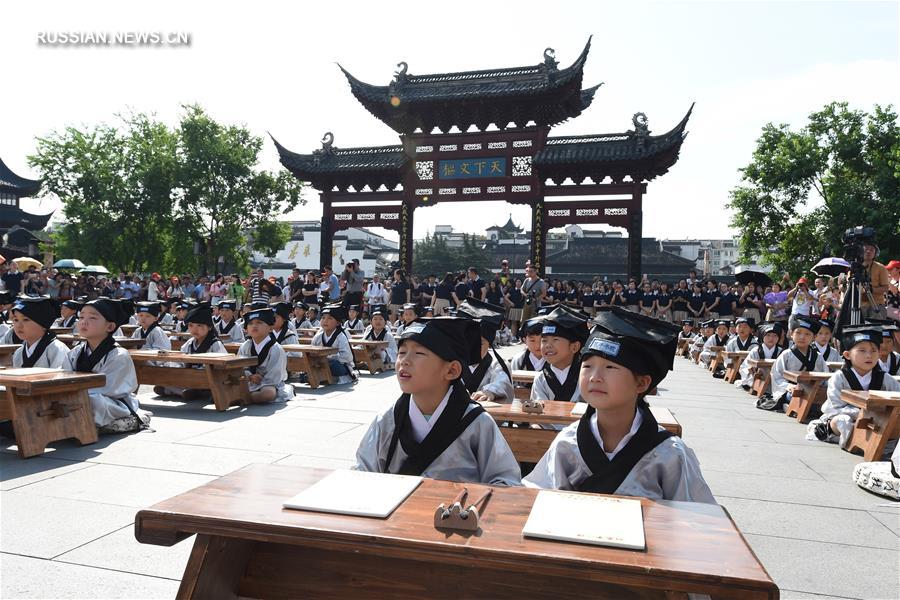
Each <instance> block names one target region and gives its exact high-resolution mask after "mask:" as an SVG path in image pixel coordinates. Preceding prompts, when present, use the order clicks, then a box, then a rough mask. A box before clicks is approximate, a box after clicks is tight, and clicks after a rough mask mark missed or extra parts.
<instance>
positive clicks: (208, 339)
mask: <svg viewBox="0 0 900 600" xmlns="http://www.w3.org/2000/svg"><path fill="white" fill-rule="evenodd" d="M182 322H183V323H184V324H185V326H186V327H187V330H188V333H190V334H191V339H189V340H187V341H186V342H184V343H183V344H182V345H181V352H183V353H184V354H206V353H214V352H217V353H221V354H225V353H227V350H226V349H225V345H224V344H223V343H222V342H221V341H219V338H218V336H216V331H215V326H214V325H213V320H212V309H211V308H210V306H209V304H208V303H206V302H201V303H200V304H198V305H196V306H194V307H193V308H191V310H190V311H189V312H188V313H187V314H186V315H185V316H184V317H183V320H182ZM166 366H170V367H176V368H185V367H186V368H191V369H202V368H203V365H187V364H185V363H183V362H179V361H173V362H169V363H166ZM153 393H155V394H157V395H158V396H181V397H182V398H183V399H184V400H197V399H199V398H205V397H207V396H209V394H210V391H209V390H208V389H203V388H181V387H163V386H160V385H156V386H153Z"/></svg>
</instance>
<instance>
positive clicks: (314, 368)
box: [304, 354, 334, 389]
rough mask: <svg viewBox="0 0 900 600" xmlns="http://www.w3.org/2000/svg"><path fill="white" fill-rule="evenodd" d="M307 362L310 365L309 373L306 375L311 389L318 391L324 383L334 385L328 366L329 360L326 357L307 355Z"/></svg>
mask: <svg viewBox="0 0 900 600" xmlns="http://www.w3.org/2000/svg"><path fill="white" fill-rule="evenodd" d="M304 356H306V362H308V363H309V371H307V373H306V377H307V381H309V387H311V388H312V389H316V388H317V387H319V386H320V385H322V383H334V379H333V378H332V377H331V367H329V366H328V359H327V358H326V357H324V356H318V355H315V354H305V355H304Z"/></svg>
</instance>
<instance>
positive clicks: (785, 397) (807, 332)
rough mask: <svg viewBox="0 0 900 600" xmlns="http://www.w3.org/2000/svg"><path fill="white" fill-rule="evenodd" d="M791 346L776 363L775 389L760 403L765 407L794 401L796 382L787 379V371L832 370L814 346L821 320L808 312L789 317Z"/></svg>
mask: <svg viewBox="0 0 900 600" xmlns="http://www.w3.org/2000/svg"><path fill="white" fill-rule="evenodd" d="M788 329H789V330H790V335H791V342H792V344H791V348H790V350H788V351H786V352H782V353H781V354H780V355H779V356H778V358H777V359H776V360H775V364H774V365H773V366H772V374H771V377H772V392H771V394H764V395H763V396H762V397H760V398H759V400H757V402H756V407H757V408H761V409H763V410H782V409H783V408H784V406H785V405H786V404H787V403H789V402H790V401H791V393H792V392H793V390H794V385H793V384H792V383H789V382H788V381H787V380H785V378H784V372H785V371H819V372H823V373H827V372H828V367H827V366H826V365H825V361H823V360H822V357H821V356H819V353H818V351H816V349H815V348H813V346H812V342H813V339H815V337H816V333H818V331H819V321H818V320H817V319H813V318H811V317H807V316H804V315H791V318H790V319H789V320H788Z"/></svg>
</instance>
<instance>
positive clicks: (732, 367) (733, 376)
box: [725, 350, 750, 383]
mask: <svg viewBox="0 0 900 600" xmlns="http://www.w3.org/2000/svg"><path fill="white" fill-rule="evenodd" d="M749 354H750V351H749V350H739V351H737V352H726V353H725V358H727V359H728V360H729V361H730V362H729V363H728V368H727V369H726V370H725V381H727V382H728V383H734V382H735V381H737V378H738V376H739V375H740V371H741V365H742V364H743V362H744V359H746V358H747V355H749Z"/></svg>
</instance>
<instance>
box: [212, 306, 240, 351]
mask: <svg viewBox="0 0 900 600" xmlns="http://www.w3.org/2000/svg"><path fill="white" fill-rule="evenodd" d="M236 310H237V302H236V301H234V300H222V301H221V302H219V315H220V317H221V318H220V319H219V322H218V323H217V324H216V335H217V336H218V337H219V339H220V340H222V343H224V344H227V343H229V342H243V341H244V327H243V325H242V324H241V323H238V322H237V319H236V318H235V311H236Z"/></svg>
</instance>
